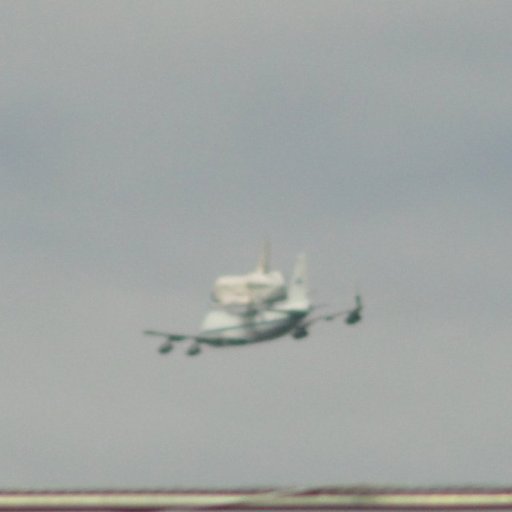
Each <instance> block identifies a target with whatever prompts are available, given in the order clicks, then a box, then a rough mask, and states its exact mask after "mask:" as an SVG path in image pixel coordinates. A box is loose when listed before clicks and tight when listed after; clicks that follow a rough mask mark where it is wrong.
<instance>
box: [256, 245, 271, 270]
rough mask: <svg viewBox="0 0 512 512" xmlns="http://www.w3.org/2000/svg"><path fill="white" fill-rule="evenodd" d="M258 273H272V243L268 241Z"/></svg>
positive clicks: (259, 261)
mask: <svg viewBox="0 0 512 512" xmlns="http://www.w3.org/2000/svg"><path fill="white" fill-rule="evenodd" d="M256 272H259V273H260V274H268V273H269V272H270V243H269V242H268V241H266V242H265V245H264V246H263V250H262V251H261V256H260V259H259V260H258V265H257V267H256Z"/></svg>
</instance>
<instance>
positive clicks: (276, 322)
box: [144, 255, 363, 356]
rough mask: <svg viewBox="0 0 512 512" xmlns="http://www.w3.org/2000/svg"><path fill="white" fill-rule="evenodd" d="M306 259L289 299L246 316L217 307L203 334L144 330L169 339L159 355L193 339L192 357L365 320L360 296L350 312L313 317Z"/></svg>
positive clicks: (257, 304)
mask: <svg viewBox="0 0 512 512" xmlns="http://www.w3.org/2000/svg"><path fill="white" fill-rule="evenodd" d="M306 272H307V269H306V259H305V256H304V255H300V256H299V257H298V259H297V262H296V264H295V269H294V271H293V274H292V278H291V281H290V284H289V285H288V287H287V293H286V298H285V299H283V300H280V301H275V302H272V303H271V304H262V303H260V302H255V303H254V304H253V306H254V307H252V308H247V309H245V311H244V312H243V313H240V312H238V313H234V312H232V311H230V309H229V308H227V309H226V308H220V307H216V308H214V309H212V310H210V311H209V312H208V313H207V315H206V317H205V319H204V321H203V325H202V327H201V331H200V332H199V334H193V335H189V334H174V333H167V332H160V331H144V333H145V334H148V335H150V336H160V337H163V338H165V342H164V343H163V344H162V345H161V346H160V348H159V352H160V353H161V354H166V353H168V352H170V351H171V350H172V349H173V348H174V343H176V342H181V341H185V340H190V341H191V342H192V343H191V345H190V347H189V348H188V350H187V354H188V355H190V356H193V355H197V354H199V353H200V351H201V345H210V346H212V347H226V346H232V345H248V344H251V343H257V342H260V341H267V340H273V339H276V338H280V337H282V336H284V335H286V334H291V335H292V336H293V337H294V338H295V339H300V338H304V337H306V336H308V334H309V328H310V327H311V326H312V325H313V324H314V323H316V322H318V321H321V320H327V321H330V320H333V319H335V318H337V317H341V316H343V317H345V323H347V324H349V325H352V324H355V323H357V322H359V321H360V320H361V319H362V315H361V313H362V309H363V304H362V301H361V297H360V296H359V295H357V296H356V299H355V300H356V305H355V307H354V308H352V309H350V310H348V311H338V312H334V313H330V314H327V315H317V316H313V315H312V313H313V312H314V310H315V307H314V306H313V305H312V304H311V301H310V299H309V294H308V288H307V275H306Z"/></svg>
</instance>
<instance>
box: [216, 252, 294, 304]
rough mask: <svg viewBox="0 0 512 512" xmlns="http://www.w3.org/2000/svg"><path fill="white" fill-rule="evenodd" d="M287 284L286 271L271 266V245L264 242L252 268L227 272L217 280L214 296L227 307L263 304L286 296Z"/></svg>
mask: <svg viewBox="0 0 512 512" xmlns="http://www.w3.org/2000/svg"><path fill="white" fill-rule="evenodd" d="M286 296H287V287H286V283H285V280H284V277H283V274H282V273H281V272H279V271H276V270H271V269H270V246H269V244H268V243H267V244H265V246H264V248H263V251H262V253H261V256H260V259H259V261H258V264H257V266H256V268H255V270H254V271H253V272H249V273H247V274H242V275H226V276H221V277H219V278H217V279H216V280H215V283H214V285H213V291H212V299H213V301H214V302H216V303H217V304H218V305H219V306H221V307H224V308H247V309H250V308H251V307H264V306H267V305H269V304H272V303H274V302H277V301H280V300H284V299H285V298H286Z"/></svg>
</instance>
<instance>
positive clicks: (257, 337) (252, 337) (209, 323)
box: [197, 309, 309, 346]
mask: <svg viewBox="0 0 512 512" xmlns="http://www.w3.org/2000/svg"><path fill="white" fill-rule="evenodd" d="M308 313H309V311H307V310H304V311H294V312H289V311H276V310H262V311H255V312H252V313H250V314H246V315H237V314H234V313H230V312H229V311H226V310H222V309H214V310H212V311H210V312H209V313H208V314H207V315H206V317H205V319H204V322H203V325H202V329H201V333H200V334H199V336H198V338H197V339H198V341H199V342H200V343H205V344H208V345H212V346H227V345H244V344H248V343H256V342H259V341H266V340H271V339H274V338H278V337H280V336H283V335H284V334H287V333H289V332H291V331H293V329H294V328H295V327H296V326H297V325H298V324H299V323H300V321H301V320H302V319H303V318H304V317H305V316H306V315H307V314H308Z"/></svg>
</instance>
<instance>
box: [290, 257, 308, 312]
mask: <svg viewBox="0 0 512 512" xmlns="http://www.w3.org/2000/svg"><path fill="white" fill-rule="evenodd" d="M288 302H289V303H290V305H294V306H296V307H297V308H298V309H299V308H305V309H307V308H309V306H310V301H309V293H308V275H307V261H306V255H305V254H299V256H298V257H297V261H296V263H295V267H294V269H293V273H292V278H291V280H290V284H289V285H288Z"/></svg>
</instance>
